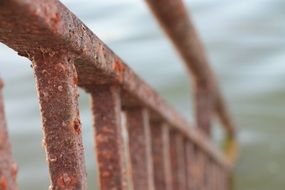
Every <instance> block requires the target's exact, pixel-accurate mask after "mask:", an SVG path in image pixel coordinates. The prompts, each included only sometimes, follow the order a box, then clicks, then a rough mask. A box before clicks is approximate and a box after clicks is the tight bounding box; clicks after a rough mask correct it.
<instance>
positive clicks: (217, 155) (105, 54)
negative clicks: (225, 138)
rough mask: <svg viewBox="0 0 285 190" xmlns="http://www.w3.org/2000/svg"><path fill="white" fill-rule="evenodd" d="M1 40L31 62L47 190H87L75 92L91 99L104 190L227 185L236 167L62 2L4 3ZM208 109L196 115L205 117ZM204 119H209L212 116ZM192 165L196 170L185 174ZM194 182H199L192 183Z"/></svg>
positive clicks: (15, 0) (10, 0) (7, 0)
mask: <svg viewBox="0 0 285 190" xmlns="http://www.w3.org/2000/svg"><path fill="white" fill-rule="evenodd" d="M0 41H1V42H2V43H5V44H6V45H8V46H9V47H10V48H12V49H14V50H16V51H17V52H18V54H19V55H21V56H25V57H27V58H29V59H30V60H31V61H32V62H33V70H34V72H35V79H36V81H37V90H38V95H39V100H40V101H39V102H40V107H41V115H42V122H43V129H44V145H45V148H46V152H47V158H48V159H47V160H48V164H49V169H50V178H51V186H50V189H52V190H64V189H78V190H86V189H87V182H86V171H85V164H84V151H83V146H82V139H81V138H82V135H81V130H82V129H81V124H80V118H79V111H78V106H77V104H78V92H77V86H80V87H82V88H84V89H85V90H86V91H87V92H88V93H90V95H91V98H92V111H93V116H94V139H95V144H96V156H97V161H98V169H99V176H100V177H99V178H100V187H101V189H102V190H112V189H118V190H126V189H128V188H130V189H147V190H154V189H155V188H156V189H157V190H160V189H167V190H172V189H179V190H185V189H189V188H191V187H192V185H193V184H195V187H196V188H197V189H209V188H211V187H213V186H215V182H214V181H210V179H212V178H214V177H215V176H216V174H217V173H218V176H219V177H220V179H218V180H217V181H218V182H219V184H216V189H222V187H223V185H225V184H226V183H225V182H223V180H225V179H226V178H227V177H228V174H229V173H230V171H231V169H232V166H233V165H232V163H231V162H230V161H229V160H228V159H227V158H226V157H225V155H224V154H222V153H221V151H220V150H218V149H217V148H216V147H215V146H214V145H213V144H212V141H211V139H209V138H208V137H207V136H205V135H203V134H202V133H201V131H199V130H197V129H195V128H192V127H191V126H190V125H189V124H188V122H186V121H185V120H184V119H183V118H182V117H180V115H179V114H177V113H176V112H175V111H174V110H173V109H172V108H170V107H169V106H168V105H167V104H166V103H165V102H164V100H163V99H162V98H160V96H158V95H157V93H156V92H155V91H154V90H153V89H152V88H151V87H149V86H148V85H147V84H145V83H144V82H143V81H142V80H141V79H140V78H139V77H138V76H137V75H136V74H135V73H134V72H133V70H131V69H130V68H129V67H128V66H127V65H126V64H125V63H124V62H123V61H122V60H121V59H120V58H119V57H118V56H117V55H116V54H114V53H113V52H112V51H111V50H110V49H109V48H108V47H107V46H106V45H105V44H104V43H103V42H102V41H101V40H100V39H98V37H97V36H95V35H94V34H93V33H92V32H91V31H90V30H89V29H88V28H87V27H86V26H85V25H84V24H83V23H82V22H81V21H80V20H79V19H78V18H77V17H76V16H75V15H73V14H72V13H71V12H70V11H69V10H68V9H67V8H66V7H65V6H64V5H62V4H61V3H60V2H59V1H57V0H50V1H43V0H5V1H2V2H1V3H0ZM205 69H206V72H207V67H206V68H205ZM201 72H202V71H201ZM205 80H206V79H205ZM207 80H208V79H207ZM197 81H199V83H197V85H198V84H199V85H201V84H204V85H205V86H206V87H209V86H208V85H209V83H208V82H206V81H204V80H202V79H201V80H200V79H199V80H198V78H197ZM205 86H203V85H202V87H205ZM200 87H201V86H200ZM204 90H205V89H202V90H201V91H200V90H198V92H199V93H198V94H200V95H199V96H198V94H197V97H200V96H201V97H202V99H204V98H205V97H204V95H207V93H208V92H209V91H207V93H206V92H205V91H204ZM200 92H201V93H200ZM202 92H203V93H202ZM211 92H212V91H211ZM210 95H212V93H210ZM206 102H207V105H206V107H204V106H201V107H199V109H201V108H203V109H206V110H208V108H210V107H211V104H208V99H207V98H206ZM200 103H201V102H200V101H199V103H198V104H200ZM202 103H203V102H202ZM203 105H204V103H203ZM206 113H207V115H206V116H207V118H208V117H210V116H209V115H211V110H208V111H207V112H206ZM208 114H209V115H208ZM198 120H200V119H199V118H198ZM201 121H202V119H201ZM203 121H207V122H208V121H209V120H207V119H206V120H204V119H203ZM207 122H205V124H207ZM207 125H208V124H207ZM154 127H156V129H155V130H154V129H153V128H154ZM124 131H125V132H126V133H127V135H126V136H128V138H129V141H128V140H126V139H125V137H124V135H123V133H124ZM157 131H158V132H157ZM154 137H157V139H154ZM160 143H162V144H163V149H162V150H159V148H158V147H159V144H160ZM129 157H130V158H129ZM155 159H156V160H155ZM160 161H161V164H160V165H157V166H156V165H155V164H157V163H158V162H160ZM190 163H195V166H194V165H193V166H192V167H191V168H188V167H186V166H187V165H189V164H190ZM156 167H159V168H163V173H157V172H158V171H157V170H154V169H153V168H156ZM0 169H1V168H0ZM222 173H226V174H227V175H225V176H223V175H222ZM190 176H194V178H193V181H194V179H195V183H193V184H192V183H189V182H188V180H187V178H190ZM169 179H171V180H169Z"/></svg>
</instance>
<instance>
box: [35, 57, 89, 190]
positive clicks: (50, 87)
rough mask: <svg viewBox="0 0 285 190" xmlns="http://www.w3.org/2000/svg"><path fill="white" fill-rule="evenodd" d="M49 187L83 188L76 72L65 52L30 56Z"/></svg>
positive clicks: (84, 187)
mask: <svg viewBox="0 0 285 190" xmlns="http://www.w3.org/2000/svg"><path fill="white" fill-rule="evenodd" d="M33 69H34V72H35V79H36V83H37V91H38V96H39V101H40V109H41V115H42V122H43V130H44V139H43V144H44V146H45V148H46V153H47V161H48V165H49V171H50V178H51V186H50V189H51V190H61V189H62V190H63V189H78V190H86V189H87V183H86V170H85V165H84V149H83V145H82V137H81V124H80V119H79V111H78V91H77V84H76V83H77V73H76V70H75V67H74V58H73V57H72V56H71V55H69V53H68V52H50V53H39V54H37V55H35V56H34V57H33Z"/></svg>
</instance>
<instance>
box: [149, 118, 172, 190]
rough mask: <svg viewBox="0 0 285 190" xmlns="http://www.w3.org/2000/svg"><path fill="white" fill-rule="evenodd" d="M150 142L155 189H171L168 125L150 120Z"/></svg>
mask: <svg viewBox="0 0 285 190" xmlns="http://www.w3.org/2000/svg"><path fill="white" fill-rule="evenodd" d="M151 143H152V158H153V172H154V184H155V189H157V190H160V189H161V190H162V189H164V190H172V189H173V188H172V175H171V165H170V159H169V158H170V157H169V155H170V153H169V126H167V125H166V124H163V123H160V122H152V123H151ZM174 189H175V188H174Z"/></svg>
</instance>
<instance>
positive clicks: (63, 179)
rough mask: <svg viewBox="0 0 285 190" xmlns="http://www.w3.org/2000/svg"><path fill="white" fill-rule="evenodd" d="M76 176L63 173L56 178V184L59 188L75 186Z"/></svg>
mask: <svg viewBox="0 0 285 190" xmlns="http://www.w3.org/2000/svg"><path fill="white" fill-rule="evenodd" d="M75 184H76V178H75V177H74V176H69V175H68V174H67V173H63V174H62V175H61V176H60V177H59V178H58V180H57V186H58V187H59V188H61V189H66V188H68V189H69V188H70V187H73V186H75Z"/></svg>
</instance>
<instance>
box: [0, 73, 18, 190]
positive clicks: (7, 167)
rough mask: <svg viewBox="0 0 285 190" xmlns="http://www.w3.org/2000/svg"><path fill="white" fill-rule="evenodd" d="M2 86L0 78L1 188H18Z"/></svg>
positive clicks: (11, 189)
mask: <svg viewBox="0 0 285 190" xmlns="http://www.w3.org/2000/svg"><path fill="white" fill-rule="evenodd" d="M2 88H3V82H2V80H1V79H0V190H17V189H18V188H17V184H16V175H17V165H16V164H15V163H14V161H13V157H12V150H11V145H10V142H9V138H8V131H7V127H6V120H5V112H4V103H3V96H2Z"/></svg>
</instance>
